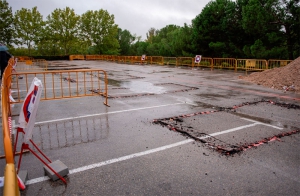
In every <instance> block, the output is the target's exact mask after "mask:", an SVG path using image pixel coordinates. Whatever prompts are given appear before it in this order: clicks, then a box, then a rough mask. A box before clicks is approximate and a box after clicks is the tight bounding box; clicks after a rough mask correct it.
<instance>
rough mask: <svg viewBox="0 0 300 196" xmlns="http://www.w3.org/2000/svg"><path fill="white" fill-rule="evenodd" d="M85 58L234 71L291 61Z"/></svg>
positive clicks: (111, 56) (148, 57)
mask: <svg viewBox="0 0 300 196" xmlns="http://www.w3.org/2000/svg"><path fill="white" fill-rule="evenodd" d="M82 56H83V55H82ZM24 58H25V57H24ZM70 58H71V57H70ZM86 60H105V61H113V62H117V63H126V64H136V63H147V64H157V65H176V66H192V67H195V66H196V67H209V68H211V69H214V68H219V69H234V70H235V71H237V70H245V71H263V70H266V69H272V68H275V67H283V66H286V65H288V64H289V63H290V62H292V60H274V59H270V60H268V61H266V60H264V59H235V58H210V57H202V58H201V62H200V63H195V58H192V57H162V56H146V59H145V60H144V61H141V56H115V55H87V56H86ZM29 61H30V60H29Z"/></svg>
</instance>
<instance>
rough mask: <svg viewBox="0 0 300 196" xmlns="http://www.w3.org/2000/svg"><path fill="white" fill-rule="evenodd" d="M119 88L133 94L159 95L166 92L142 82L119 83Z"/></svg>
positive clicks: (163, 89) (162, 88) (159, 87)
mask: <svg viewBox="0 0 300 196" xmlns="http://www.w3.org/2000/svg"><path fill="white" fill-rule="evenodd" d="M121 87H124V88H128V89H129V90H130V91H133V92H135V93H143V92H147V93H155V94H161V93H165V92H166V89H165V88H164V87H162V86H157V85H154V84H152V83H150V82H142V81H126V82H125V81H124V82H122V83H121Z"/></svg>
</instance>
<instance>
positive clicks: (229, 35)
mask: <svg viewBox="0 0 300 196" xmlns="http://www.w3.org/2000/svg"><path fill="white" fill-rule="evenodd" d="M237 2H239V1H237ZM237 5H238V3H235V2H232V1H230V0H215V1H211V2H209V3H208V4H207V5H206V6H205V7H204V8H203V10H202V12H201V13H200V14H199V15H198V16H196V18H195V19H194V20H193V21H192V46H193V51H194V52H196V53H197V54H202V55H205V56H212V57H229V56H231V57H232V55H233V54H234V56H238V55H241V54H242V53H243V52H242V50H241V49H239V48H242V47H243V43H244V40H247V39H246V37H245V33H244V31H243V29H242V26H241V25H240V22H239V20H240V19H241V14H240V13H241V7H240V6H237ZM241 45H242V46H241ZM231 51H234V53H232V52H231Z"/></svg>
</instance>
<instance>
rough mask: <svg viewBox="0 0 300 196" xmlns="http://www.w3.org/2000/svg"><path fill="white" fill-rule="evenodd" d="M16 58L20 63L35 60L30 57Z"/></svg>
mask: <svg viewBox="0 0 300 196" xmlns="http://www.w3.org/2000/svg"><path fill="white" fill-rule="evenodd" d="M15 58H17V59H18V62H26V61H32V60H33V58H32V57H28V56H15Z"/></svg>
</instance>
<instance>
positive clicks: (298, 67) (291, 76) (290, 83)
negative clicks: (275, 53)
mask: <svg viewBox="0 0 300 196" xmlns="http://www.w3.org/2000/svg"><path fill="white" fill-rule="evenodd" d="M239 78H240V79H243V80H246V81H249V82H252V83H256V84H258V85H263V86H266V87H269V88H274V89H278V90H283V91H294V92H296V93H300V57H298V58H297V59H295V60H294V61H293V62H291V63H289V64H288V65H287V66H285V67H280V68H274V69H270V70H266V71H263V72H255V73H252V74H250V75H248V76H240V77H239Z"/></svg>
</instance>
